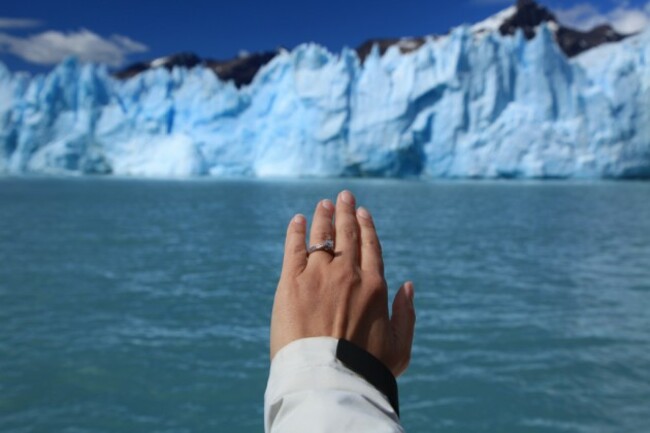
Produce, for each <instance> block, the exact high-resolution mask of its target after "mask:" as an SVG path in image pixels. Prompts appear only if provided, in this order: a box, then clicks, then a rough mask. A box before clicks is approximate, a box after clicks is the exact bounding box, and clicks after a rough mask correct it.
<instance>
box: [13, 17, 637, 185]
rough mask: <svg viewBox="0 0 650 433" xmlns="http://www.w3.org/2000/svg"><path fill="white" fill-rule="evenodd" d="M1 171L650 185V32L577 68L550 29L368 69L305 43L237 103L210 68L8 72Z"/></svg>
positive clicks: (66, 66)
mask: <svg viewBox="0 0 650 433" xmlns="http://www.w3.org/2000/svg"><path fill="white" fill-rule="evenodd" d="M0 172H2V173H8V174H20V173H51V174H62V173H71V174H76V173H80V174H90V173H98V174H108V173H112V174H116V175H127V176H147V177H186V176H200V175H208V176H260V177H262V176H395V177H399V176H421V177H425V178H439V177H486V178H493V177H508V178H510V177H521V178H528V177H535V178H549V177H552V178H601V177H650V29H649V30H646V31H645V32H643V33H641V34H639V35H636V36H634V37H630V38H627V39H625V40H624V41H621V42H618V43H615V44H607V45H602V46H600V47H597V48H595V49H592V50H590V51H587V52H586V53H584V54H582V55H579V56H577V57H575V58H573V59H571V60H569V59H567V58H566V57H565V56H564V54H562V53H561V52H560V51H559V49H558V47H557V45H556V43H555V41H554V39H553V35H552V32H551V29H549V28H548V27H547V26H546V25H545V24H544V25H541V26H540V28H539V29H538V32H537V35H536V36H535V38H533V39H532V40H530V41H527V40H526V39H525V38H524V37H523V36H522V34H521V33H518V34H516V35H515V36H514V37H509V36H501V35H499V34H498V32H492V33H488V34H486V35H483V36H481V37H477V36H476V35H475V34H474V33H472V31H471V29H470V28H469V27H467V26H463V27H459V28H457V29H455V30H453V31H452V32H451V33H450V34H449V35H448V36H445V37H443V38H438V39H430V40H428V41H427V42H426V43H425V44H424V45H422V46H421V47H420V48H419V49H417V50H416V51H413V52H410V53H406V54H402V53H400V51H399V49H398V48H397V47H394V48H391V49H389V50H388V51H387V52H386V53H385V54H384V55H383V56H380V55H379V52H378V51H377V50H376V49H375V50H373V52H371V54H370V55H369V56H368V57H367V58H366V60H365V62H364V64H363V65H361V64H360V63H359V60H358V58H357V55H356V53H355V52H354V51H352V50H347V49H346V50H343V52H341V53H340V54H338V55H334V54H332V53H330V52H328V51H327V50H325V49H324V48H322V47H319V46H317V45H314V44H305V45H301V46H299V47H297V48H296V49H294V50H293V51H291V52H283V53H282V54H280V55H278V56H277V57H276V58H274V59H273V60H272V61H271V62H270V63H268V64H267V65H266V66H265V67H263V68H262V69H261V70H260V71H259V72H258V74H257V76H256V77H255V79H254V81H253V82H252V83H251V85H249V86H246V87H243V88H241V89H237V88H236V87H235V86H234V85H233V84H232V83H231V82H222V81H220V80H219V79H218V78H217V77H216V76H215V75H214V74H213V73H212V72H211V71H210V70H208V69H204V68H201V67H197V68H194V69H190V70H188V69H183V68H176V69H174V70H172V71H171V72H170V71H167V70H165V69H154V70H150V71H148V72H145V73H143V74H141V75H138V76H136V77H134V78H131V79H129V80H126V81H120V80H116V79H114V78H112V77H111V76H110V74H109V73H108V72H107V70H106V68H105V67H103V66H101V65H80V64H79V63H78V62H76V61H75V60H74V59H70V60H67V61H65V62H63V63H61V64H60V65H59V66H57V67H56V68H55V69H54V70H53V71H52V72H51V73H49V74H47V75H39V76H35V77H30V76H28V75H25V74H12V73H11V72H9V71H8V70H7V69H6V68H5V67H4V66H3V65H2V64H0Z"/></svg>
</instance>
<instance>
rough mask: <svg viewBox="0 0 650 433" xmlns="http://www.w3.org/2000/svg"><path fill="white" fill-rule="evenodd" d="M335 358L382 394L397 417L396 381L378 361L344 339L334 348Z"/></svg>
mask: <svg viewBox="0 0 650 433" xmlns="http://www.w3.org/2000/svg"><path fill="white" fill-rule="evenodd" d="M336 358H337V359H338V360H339V361H341V362H342V363H343V364H345V366H346V367H348V368H349V369H350V370H352V371H354V372H355V373H357V374H358V375H359V376H361V377H363V378H364V379H366V380H367V381H368V382H369V383H370V384H371V385H373V386H374V387H375V388H377V389H378V390H379V391H380V392H382V393H383V394H384V395H385V396H386V397H387V398H388V401H389V402H390V405H391V406H393V409H394V410H395V413H396V414H397V416H399V399H398V396H397V381H396V380H395V376H393V373H391V371H390V370H389V369H388V368H387V367H386V366H385V365H384V364H383V363H382V362H381V361H380V360H378V359H377V358H375V357H374V356H372V355H371V354H370V353H368V352H366V351H365V350H363V349H361V348H360V347H358V346H355V345H354V344H352V343H350V342H349V341H347V340H344V339H340V340H339V343H338V345H337V346H336Z"/></svg>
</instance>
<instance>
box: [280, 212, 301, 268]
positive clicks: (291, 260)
mask: <svg viewBox="0 0 650 433" xmlns="http://www.w3.org/2000/svg"><path fill="white" fill-rule="evenodd" d="M306 234H307V219H306V218H305V217H304V216H303V215H300V214H298V215H296V216H294V217H293V218H292V219H291V222H290V223H289V227H287V238H286V240H285V242H284V259H283V262H282V273H283V274H285V273H288V274H290V275H297V274H299V273H301V272H302V271H303V269H305V266H307V247H306V245H305V236H306Z"/></svg>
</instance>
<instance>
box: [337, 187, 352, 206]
mask: <svg viewBox="0 0 650 433" xmlns="http://www.w3.org/2000/svg"><path fill="white" fill-rule="evenodd" d="M339 197H340V198H341V200H343V202H344V203H347V204H349V205H350V206H354V196H353V195H352V193H351V192H350V191H348V190H345V191H341V194H339Z"/></svg>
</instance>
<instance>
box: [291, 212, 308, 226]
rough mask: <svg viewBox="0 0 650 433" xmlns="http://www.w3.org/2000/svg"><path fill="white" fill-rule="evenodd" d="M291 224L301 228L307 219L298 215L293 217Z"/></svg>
mask: <svg viewBox="0 0 650 433" xmlns="http://www.w3.org/2000/svg"><path fill="white" fill-rule="evenodd" d="M293 223H294V224H298V225H301V226H302V225H305V224H307V219H306V218H305V216H304V215H301V214H298V215H296V216H295V217H293Z"/></svg>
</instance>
